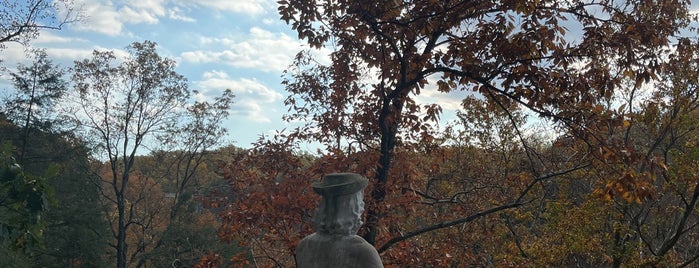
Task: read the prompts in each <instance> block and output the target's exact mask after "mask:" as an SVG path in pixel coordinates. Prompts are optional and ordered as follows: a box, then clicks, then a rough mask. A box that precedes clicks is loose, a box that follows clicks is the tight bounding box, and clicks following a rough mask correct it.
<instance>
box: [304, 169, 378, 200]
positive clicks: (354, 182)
mask: <svg viewBox="0 0 699 268" xmlns="http://www.w3.org/2000/svg"><path fill="white" fill-rule="evenodd" d="M367 184H369V180H368V179H367V178H364V177H363V176H362V175H359V174H357V173H331V174H326V175H324V176H323V180H322V181H321V182H314V183H312V184H311V187H313V191H315V192H316V193H318V194H320V195H322V196H338V195H348V194H353V193H356V192H358V191H361V190H363V189H364V187H366V186H367Z"/></svg>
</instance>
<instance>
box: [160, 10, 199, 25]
mask: <svg viewBox="0 0 699 268" xmlns="http://www.w3.org/2000/svg"><path fill="white" fill-rule="evenodd" d="M167 16H168V18H170V19H172V20H179V21H184V22H196V21H197V20H196V19H194V18H192V17H189V16H187V15H185V13H184V11H183V10H182V9H181V8H179V7H173V8H171V9H169V10H168V11H167Z"/></svg>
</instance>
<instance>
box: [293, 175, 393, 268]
mask: <svg viewBox="0 0 699 268" xmlns="http://www.w3.org/2000/svg"><path fill="white" fill-rule="evenodd" d="M367 184H368V180H367V179H366V178H364V177H362V176H360V175H359V174H355V173H334V174H328V175H325V176H323V181H322V182H320V183H314V184H313V190H314V191H315V192H316V193H318V194H320V195H321V196H323V199H322V200H321V203H320V204H319V206H318V209H317V211H316V215H315V217H314V218H313V225H314V227H315V229H316V232H315V233H313V234H311V235H309V236H307V237H305V238H304V239H302V240H301V242H299V244H298V246H297V247H296V265H297V266H298V267H299V268H321V267H322V268H335V267H337V268H354V267H357V268H360V267H362V268H383V264H382V263H381V258H380V257H379V253H378V252H377V251H376V249H375V248H374V246H372V245H371V244H369V243H367V242H366V241H365V240H364V239H363V238H362V237H360V236H358V235H356V234H357V230H358V229H359V227H360V226H361V225H362V221H361V215H362V212H364V200H363V198H364V192H363V190H364V187H366V185H367Z"/></svg>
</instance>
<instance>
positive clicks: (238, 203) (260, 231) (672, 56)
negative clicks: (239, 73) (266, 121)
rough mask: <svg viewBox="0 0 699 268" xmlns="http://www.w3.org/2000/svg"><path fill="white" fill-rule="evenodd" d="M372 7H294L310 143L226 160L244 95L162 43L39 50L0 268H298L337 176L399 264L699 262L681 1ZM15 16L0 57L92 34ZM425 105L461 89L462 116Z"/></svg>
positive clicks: (404, 0)
mask: <svg viewBox="0 0 699 268" xmlns="http://www.w3.org/2000/svg"><path fill="white" fill-rule="evenodd" d="M379 2H380V3H377V1H363V0H352V1H350V0H346V1H334V0H316V1H304V0H281V1H278V4H279V9H278V11H279V15H280V19H281V20H283V21H285V22H286V23H288V24H289V25H290V27H291V28H292V29H293V30H295V31H297V32H298V36H299V38H301V39H303V40H305V41H307V42H308V44H309V45H310V47H311V49H310V50H305V51H301V52H299V54H298V55H297V57H296V58H295V59H294V61H293V62H291V63H290V66H289V68H288V69H287V70H286V71H285V73H284V76H283V78H284V82H283V86H284V87H285V89H286V90H287V98H286V99H285V104H286V105H287V106H288V109H289V110H288V112H287V113H286V114H285V115H284V118H285V119H286V120H288V121H289V122H301V125H300V126H299V127H297V128H295V129H292V130H290V131H285V132H279V134H278V135H276V136H274V137H261V138H260V139H259V140H258V141H257V142H256V143H255V144H254V145H253V146H252V147H251V148H237V147H235V146H233V145H228V144H225V143H224V142H223V140H224V137H226V135H228V134H231V135H235V127H236V126H230V127H231V128H229V129H227V128H225V127H224V126H223V124H222V122H223V120H225V119H226V118H227V117H228V116H229V114H228V109H229V107H230V105H231V104H232V103H233V101H235V96H233V94H232V93H231V91H225V92H221V95H220V96H219V97H217V98H214V99H212V100H209V101H208V102H197V101H194V100H193V98H192V96H193V94H196V91H195V90H193V89H190V88H189V87H188V83H187V79H186V78H185V77H183V76H182V75H180V74H178V73H177V72H175V70H174V66H175V62H174V61H173V60H172V59H168V58H163V57H161V56H159V55H158V54H157V50H156V47H157V44H155V43H154V42H151V41H143V42H140V41H138V42H134V43H132V44H131V45H129V46H128V47H127V51H128V52H129V56H128V57H127V58H125V59H117V58H116V56H115V55H114V54H113V53H112V52H110V51H95V52H94V53H93V55H92V57H91V58H86V59H75V62H74V65H73V66H58V65H56V64H54V63H53V61H52V60H51V59H50V58H49V57H48V55H46V53H44V52H42V51H41V50H40V49H28V51H29V52H28V55H27V57H28V59H29V61H28V62H30V63H27V64H20V65H19V66H16V68H8V70H7V72H8V75H9V76H10V77H11V80H12V83H13V86H14V90H13V92H14V94H12V95H8V96H5V97H4V99H3V100H2V102H3V104H4V105H3V106H2V109H1V110H0V111H1V112H2V114H0V142H1V144H0V158H1V159H2V161H3V162H2V166H1V167H0V175H1V176H2V177H1V180H0V266H2V267H25V266H26V267H105V266H114V265H116V266H117V267H193V266H196V267H231V266H232V267H293V266H294V248H295V246H296V243H298V241H299V240H300V239H301V238H303V237H304V236H306V235H308V234H310V233H312V232H313V230H312V227H311V217H312V215H313V210H314V208H315V207H316V204H317V201H318V200H319V198H320V197H319V196H317V195H316V194H314V193H313V191H311V190H310V184H311V182H314V181H317V180H319V179H320V178H321V177H322V175H323V174H326V173H330V172H355V173H360V174H362V175H364V176H366V177H367V178H369V179H370V185H369V186H368V187H367V189H366V194H365V201H366V206H367V210H366V212H365V215H364V226H363V227H362V228H361V229H360V235H361V236H363V237H364V238H365V239H366V240H367V241H368V242H370V243H371V244H373V245H374V246H376V248H377V250H378V251H379V253H380V255H381V258H382V260H383V262H384V265H386V266H387V267H471V266H477V267H484V266H485V267H687V266H689V267H693V266H697V265H699V208H698V207H697V206H698V204H697V203H698V202H699V130H698V129H697V127H699V92H698V89H699V87H698V85H699V73H698V72H697V70H699V39H698V38H697V36H699V35H698V33H697V29H696V28H694V27H695V26H696V23H697V18H696V16H697V14H696V12H695V13H691V12H690V10H689V5H690V2H689V1H681V0H676V1H675V0H665V1H651V0H649V1H622V0H612V1H607V0H604V1H597V0H589V1H581V0H574V1H549V0H541V1H429V0H420V1H415V0H396V1H379ZM2 3H3V5H5V9H3V10H1V11H0V12H3V13H2V14H8V12H14V13H16V14H20V15H22V14H24V15H26V16H25V17H22V16H9V15H8V16H6V15H3V16H0V20H12V19H15V18H25V19H20V20H17V21H15V22H16V23H14V24H13V23H6V21H2V23H1V24H0V27H1V31H0V34H2V36H0V49H2V48H3V44H4V43H5V42H19V43H21V44H25V45H26V46H27V47H28V48H29V41H30V40H31V39H32V38H35V37H36V35H37V34H39V30H41V29H55V30H60V28H61V26H63V25H64V24H71V23H80V17H81V13H80V10H77V9H75V10H74V9H69V10H71V11H74V12H64V13H65V14H67V15H66V17H59V16H58V15H57V14H54V13H52V10H54V9H53V5H57V4H61V5H67V6H68V7H71V5H73V3H72V1H68V0H61V1H53V2H50V1H42V0H33V1H29V4H28V5H36V6H35V7H36V8H34V9H26V10H25V9H22V7H21V6H19V5H17V6H10V3H14V2H11V1H10V2H8V1H3V2H2ZM7 7H12V8H14V11H13V9H12V8H7ZM22 10H25V11H26V12H25V13H22ZM34 12H37V13H34ZM14 13H13V14H14ZM37 17H40V18H41V19H38V20H36V19H32V18H37ZM22 23H24V24H22ZM40 23H48V24H45V25H44V24H40ZM320 47H325V48H329V49H330V50H331V51H332V54H331V55H330V57H331V59H332V63H330V64H329V65H323V64H321V63H320V62H319V61H317V60H316V59H314V58H313V55H315V54H314V52H313V51H312V50H313V49H314V48H320ZM2 53H3V52H2V50H0V55H2ZM0 59H1V58H0ZM427 88H429V89H433V88H434V89H438V91H440V92H441V93H442V94H451V96H454V94H453V93H457V92H461V93H463V92H465V93H467V94H464V96H466V97H464V98H463V100H462V107H461V108H460V109H459V111H457V114H456V118H458V119H457V120H453V121H450V122H444V120H440V118H441V116H442V115H443V111H442V107H441V106H440V103H433V104H424V103H419V102H417V100H416V98H417V97H418V96H420V94H421V91H425V90H426V89H427ZM307 143H313V144H318V145H319V149H318V150H317V151H313V152H306V151H301V150H300V149H299V148H301V145H302V144H307Z"/></svg>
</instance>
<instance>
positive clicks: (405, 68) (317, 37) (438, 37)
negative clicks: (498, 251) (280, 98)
mask: <svg viewBox="0 0 699 268" xmlns="http://www.w3.org/2000/svg"><path fill="white" fill-rule="evenodd" d="M279 3H280V7H279V13H280V15H281V19H282V20H284V21H285V22H287V23H289V24H290V25H291V26H292V28H293V29H294V30H296V31H297V32H298V34H299V37H300V38H302V39H305V40H306V41H307V42H308V43H309V44H310V45H311V46H313V47H321V46H331V48H332V49H333V53H332V54H331V58H332V60H333V63H332V66H330V68H329V69H328V70H330V71H331V74H330V78H329V79H327V78H326V76H327V75H318V74H315V73H312V72H307V71H308V70H314V68H306V67H304V66H303V65H304V63H308V62H309V61H298V62H300V64H299V63H298V62H297V66H299V68H297V69H296V71H297V72H296V73H291V79H289V81H287V82H286V84H287V90H289V91H290V92H291V93H292V96H291V97H290V98H289V100H288V102H289V103H291V104H295V103H303V105H297V106H292V107H291V108H292V109H293V111H294V112H295V117H296V118H308V119H309V120H308V121H310V122H311V123H310V125H309V126H308V127H306V128H304V129H300V131H299V132H300V133H301V134H296V135H292V136H299V137H310V138H314V139H317V138H315V137H313V136H308V135H305V134H303V133H304V132H306V131H308V130H312V129H317V128H321V129H322V128H334V129H350V128H354V129H355V130H354V131H353V132H352V133H351V134H354V133H357V134H360V135H361V137H363V138H368V139H367V140H371V141H375V142H376V143H377V144H378V149H377V150H378V152H377V153H378V161H377V162H376V163H375V166H374V167H375V172H374V174H373V175H372V177H373V180H372V183H373V188H372V190H371V195H370V199H371V200H370V201H369V202H368V204H369V208H368V209H367V223H366V229H367V232H366V234H365V235H364V237H365V238H366V239H367V240H368V241H369V242H370V243H389V244H387V245H388V246H390V244H392V243H395V242H397V241H402V240H404V239H408V238H410V237H413V235H418V234H422V233H426V232H432V231H434V230H439V229H442V228H446V227H450V226H454V225H456V224H460V223H463V221H466V220H469V219H471V218H472V217H474V216H478V215H487V214H489V213H495V212H498V211H501V210H503V209H508V208H512V207H517V206H520V205H521V204H522V203H521V202H522V201H523V200H519V199H517V200H513V202H512V203H508V204H503V205H500V206H496V207H494V208H492V209H486V210H484V211H482V212H480V213H475V214H472V215H467V216H463V217H459V216H457V218H456V219H454V220H451V221H444V222H438V223H435V224H434V225H432V226H428V227H425V228H420V229H418V230H417V231H416V232H410V234H411V235H410V236H404V235H401V236H397V237H393V238H390V235H389V236H386V235H385V234H384V235H381V234H380V233H379V230H380V229H381V228H380V226H382V223H381V220H382V216H381V215H383V214H384V213H385V207H383V205H382V204H384V201H385V199H386V194H387V189H388V188H391V187H396V185H390V187H389V185H387V184H388V183H389V182H390V181H391V180H390V178H391V175H390V174H391V173H390V171H391V170H392V169H391V167H392V165H393V164H394V163H395V160H394V151H395V150H396V148H398V147H400V146H407V145H408V144H409V143H407V142H409V141H410V138H411V137H426V136H429V130H430V128H429V127H424V126H425V125H426V124H430V123H431V122H434V121H435V120H436V118H438V115H439V112H440V108H439V106H438V105H428V106H424V107H421V106H419V105H418V104H417V103H416V101H415V99H414V98H415V96H417V95H419V94H420V91H421V90H423V89H424V88H425V87H426V86H428V84H430V81H433V82H432V85H435V86H436V87H437V88H438V90H439V91H441V92H452V91H459V90H461V91H468V92H471V94H479V95H481V96H483V97H484V98H487V99H488V100H489V101H491V102H494V103H497V104H498V106H501V107H505V108H506V107H510V106H511V104H517V105H519V106H522V107H525V108H526V109H528V110H529V111H531V112H533V113H535V114H537V115H539V116H541V117H543V118H546V119H549V120H552V121H553V122H554V123H555V124H556V125H558V126H561V127H564V128H566V129H569V130H570V131H571V132H572V133H574V134H575V135H578V136H581V137H582V136H585V137H584V138H586V139H594V138H595V137H594V133H592V131H590V129H588V128H589V127H590V126H591V123H594V120H593V119H594V118H595V117H596V116H598V115H600V114H601V113H602V112H603V109H604V106H602V105H601V104H604V103H606V101H608V100H610V99H611V97H612V95H613V93H614V92H615V90H618V89H619V87H621V86H622V83H623V82H625V81H627V78H629V77H633V78H634V79H635V80H636V81H638V82H639V84H642V83H644V82H647V81H648V80H649V79H650V78H651V77H654V75H655V73H656V72H657V71H658V64H655V63H657V62H662V61H663V59H662V58H661V56H660V55H658V54H657V53H656V51H658V50H659V49H661V48H662V47H663V46H666V45H668V44H669V42H670V40H671V39H672V38H673V37H674V36H675V35H676V34H677V33H678V32H679V30H680V29H682V28H684V27H686V26H687V25H688V23H689V21H690V16H689V13H688V3H687V2H686V1H669V2H668V1H659V2H656V1H643V2H639V1H567V2H561V1H536V2H522V1H492V2H472V1H386V2H382V3H375V2H373V1H363V0H357V1H339V2H338V1H323V0H321V1H295V0H284V1H280V2H279ZM564 21H565V25H571V26H567V27H571V28H573V29H568V30H570V31H574V32H577V33H579V34H580V36H579V38H574V37H573V36H571V35H569V34H568V30H567V28H566V27H564ZM292 71H293V69H292ZM367 74H368V75H371V77H372V78H374V80H375V81H365V80H361V78H362V77H366V76H367ZM624 74H625V75H624ZM324 82H325V83H324ZM328 98H329V99H330V100H331V101H330V102H327V99H328ZM297 100H302V101H303V102H302V101H297ZM328 103H329V105H330V107H329V108H327V107H328ZM321 107H325V108H327V109H322V108H321ZM420 114H423V115H426V116H424V118H421V117H420V116H419V115H420ZM338 118H343V119H344V120H338ZM333 124H334V125H333ZM416 133H421V134H416ZM354 136H355V135H347V136H345V137H347V138H352V137H354ZM373 137H377V139H374V138H373ZM413 140H414V139H413ZM321 141H322V140H321ZM359 142H363V140H359ZM397 146H398V147H397ZM536 171H537V172H536V173H534V174H533V175H534V177H539V178H542V177H548V176H549V175H547V174H552V175H560V174H564V173H566V172H565V171H566V170H557V171H556V170H553V171H547V170H536ZM536 174H539V176H537V175H536ZM398 187H399V188H400V186H398ZM384 224H386V223H384ZM420 230H423V231H420ZM381 237H384V238H382V239H381V240H383V241H379V240H377V239H378V238H381ZM380 248H384V247H383V246H381V247H380Z"/></svg>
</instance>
